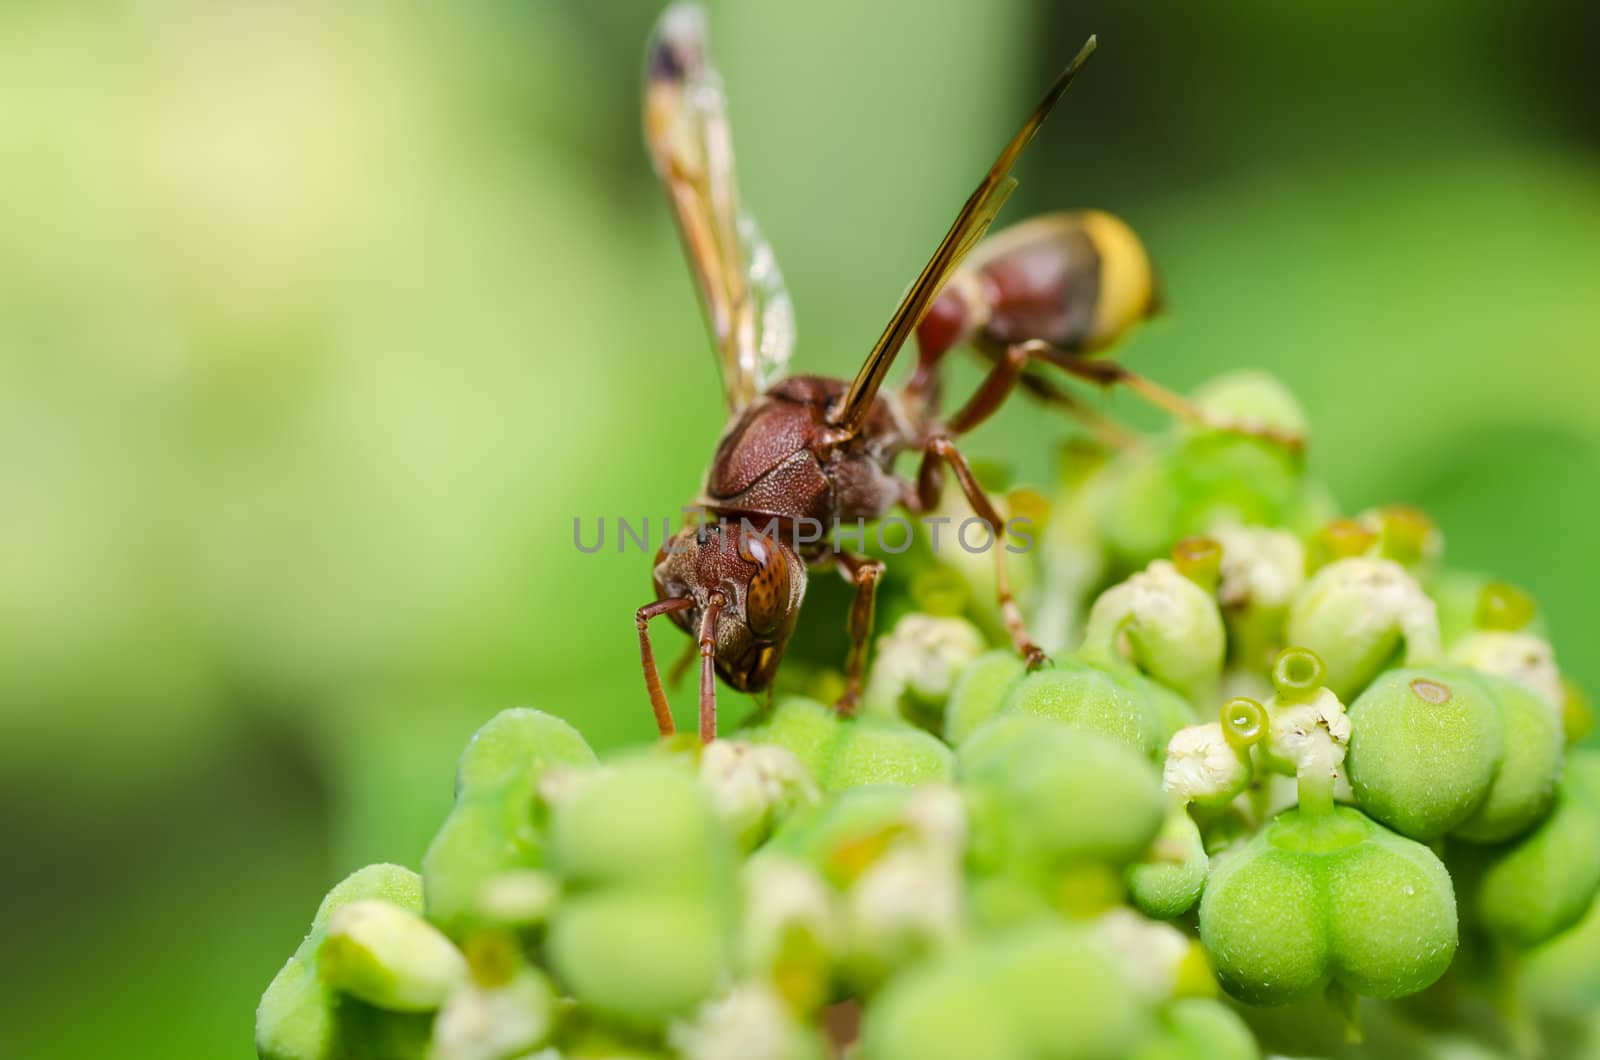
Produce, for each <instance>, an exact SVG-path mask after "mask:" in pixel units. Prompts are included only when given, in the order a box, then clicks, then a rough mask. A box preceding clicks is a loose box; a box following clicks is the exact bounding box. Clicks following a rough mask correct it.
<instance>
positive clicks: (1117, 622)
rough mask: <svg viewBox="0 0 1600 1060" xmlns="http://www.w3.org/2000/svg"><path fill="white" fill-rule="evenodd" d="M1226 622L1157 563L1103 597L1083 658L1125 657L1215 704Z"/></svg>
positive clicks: (1191, 586) (1172, 569)
mask: <svg viewBox="0 0 1600 1060" xmlns="http://www.w3.org/2000/svg"><path fill="white" fill-rule="evenodd" d="M1224 648H1225V644H1224V634H1223V629H1222V616H1221V615H1220V614H1219V613H1218V611H1217V604H1216V601H1215V600H1214V599H1213V598H1212V595H1211V594H1210V593H1209V592H1207V591H1206V590H1204V589H1202V588H1200V586H1198V585H1196V584H1195V583H1194V582H1193V581H1190V580H1189V579H1188V578H1186V577H1184V576H1183V575H1182V574H1180V573H1179V572H1178V568H1177V567H1176V566H1174V565H1173V564H1172V563H1170V562H1168V561H1166V560H1157V561H1156V562H1154V563H1152V564H1150V566H1149V567H1148V568H1147V569H1146V570H1144V571H1142V572H1141V573H1139V574H1135V575H1133V576H1132V577H1131V578H1129V579H1128V580H1127V581H1125V582H1122V583H1121V584H1119V585H1114V586H1112V587H1111V588H1109V589H1107V590H1106V591H1105V592H1103V593H1101V594H1100V597H1099V599H1097V600H1096V601H1095V602H1094V606H1093V608H1091V609H1090V611H1089V621H1088V628H1087V629H1086V631H1085V634H1084V643H1083V649H1082V652H1081V654H1082V655H1083V656H1084V657H1085V658H1090V659H1101V660H1107V661H1111V660H1116V659H1120V658H1123V657H1126V659H1127V660H1128V661H1129V662H1131V663H1132V664H1133V665H1134V666H1136V667H1138V668H1139V670H1141V671H1142V672H1144V673H1146V674H1149V675H1150V676H1151V677H1153V678H1155V679H1156V680H1157V681H1160V682H1161V683H1162V684H1164V685H1166V686H1167V687H1168V688H1171V689H1173V690H1174V691H1176V692H1178V693H1180V694H1181V695H1183V696H1185V697H1187V698H1189V699H1190V700H1194V699H1201V698H1210V697H1211V696H1212V695H1213V694H1214V693H1215V691H1216V686H1217V681H1218V678H1219V677H1220V675H1221V673H1222V657H1223V652H1224Z"/></svg>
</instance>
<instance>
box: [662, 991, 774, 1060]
mask: <svg viewBox="0 0 1600 1060" xmlns="http://www.w3.org/2000/svg"><path fill="white" fill-rule="evenodd" d="M794 1031H795V1028H794V1023H793V1021H792V1020H791V1019H790V1017H789V1013H788V1011H787V1010H786V1009H785V1008H784V1006H783V999H782V998H780V997H779V996H778V995H777V994H776V993H775V992H774V991H773V990H772V989H771V988H770V987H768V986H766V985H765V984H761V983H742V984H740V985H738V986H736V987H734V988H733V989H732V990H730V991H729V992H728V993H727V994H725V995H723V996H722V997H720V998H717V999H716V1000H714V1001H708V1002H706V1003H705V1004H703V1005H701V1006H700V1008H699V1010H698V1011H697V1012H695V1014H694V1016H693V1017H692V1018H691V1019H688V1020H683V1021H680V1022H677V1023H674V1024H673V1025H672V1026H671V1027H670V1028H668V1030H667V1041H668V1042H669V1043H671V1045H672V1048H673V1050H674V1051H675V1052H676V1053H677V1054H678V1055H680V1056H682V1057H684V1060H781V1058H783V1057H786V1056H789V1055H791V1054H792V1051H793V1050H792V1043H793V1037H794Z"/></svg>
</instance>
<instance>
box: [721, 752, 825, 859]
mask: <svg viewBox="0 0 1600 1060" xmlns="http://www.w3.org/2000/svg"><path fill="white" fill-rule="evenodd" d="M700 782H701V784H703V785H704V786H705V788H706V790H707V791H709V792H710V793H711V803H712V806H713V807H714V808H715V809H716V811H717V815H718V816H719V817H721V818H722V819H723V820H724V821H726V822H727V823H728V824H729V825H730V826H731V827H732V828H733V829H734V831H736V832H737V833H739V834H740V835H743V836H747V837H756V836H757V835H758V833H760V832H761V831H762V829H763V828H765V827H766V825H767V824H768V823H770V821H771V820H772V817H773V814H774V812H776V811H778V810H780V809H782V808H786V807H790V806H795V805H802V804H808V803H814V802H817V801H818V800H819V799H820V798H821V797H822V796H821V793H820V792H819V791H818V790H817V785H816V782H815V781H813V780H812V779H811V775H810V774H809V773H808V772H806V767H805V766H804V765H802V764H801V763H800V759H798V758H796V757H795V755H794V752H793V751H790V750H789V749H788V748H786V747H780V746H778V745H776V744H748V743H741V742H738V741H735V740H714V741H712V742H711V743H709V744H707V745H706V746H705V747H704V748H703V749H702V750H701V752H700Z"/></svg>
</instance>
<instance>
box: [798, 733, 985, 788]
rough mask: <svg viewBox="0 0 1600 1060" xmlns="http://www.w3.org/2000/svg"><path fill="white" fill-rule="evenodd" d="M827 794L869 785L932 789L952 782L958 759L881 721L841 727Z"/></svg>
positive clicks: (933, 741) (825, 781)
mask: <svg viewBox="0 0 1600 1060" xmlns="http://www.w3.org/2000/svg"><path fill="white" fill-rule="evenodd" d="M839 728H840V738H839V741H838V742H837V743H836V744H835V745H834V749H833V755H832V758H831V760H830V761H829V763H828V768H827V770H826V771H825V772H824V773H823V776H822V777H821V778H820V781H821V784H822V788H823V790H824V791H842V790H844V789H845V788H854V787H860V786H862V785H865V784H906V785H913V786H914V785H917V784H928V783H931V782H933V781H936V780H948V779H949V778H950V775H951V773H952V771H953V768H954V763H955V756H954V755H953V754H952V753H951V751H950V748H948V747H946V746H945V745H944V744H943V743H942V742H940V740H939V738H938V737H936V736H934V735H932V734H931V733H928V732H925V731H924V730H922V729H919V728H917V727H916V726H914V725H908V724H906V723H905V722H901V721H891V720H887V719H878V718H859V719H852V720H848V721H843V722H840V725H839Z"/></svg>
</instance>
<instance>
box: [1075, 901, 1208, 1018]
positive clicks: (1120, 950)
mask: <svg viewBox="0 0 1600 1060" xmlns="http://www.w3.org/2000/svg"><path fill="white" fill-rule="evenodd" d="M1089 930H1090V931H1091V933H1092V934H1093V935H1094V937H1095V939H1096V940H1097V941H1099V942H1100V944H1101V945H1102V946H1104V947H1105V948H1106V949H1107V950H1109V951H1110V952H1111V953H1112V954H1113V955H1115V957H1116V959H1117V960H1118V962H1120V963H1121V965H1122V967H1123V969H1124V970H1125V971H1126V972H1127V973H1128V978H1129V980H1130V981H1131V982H1132V983H1133V985H1134V986H1135V987H1137V988H1138V989H1139V990H1141V991H1142V992H1144V993H1145V995H1146V996H1148V997H1150V998H1151V999H1157V1000H1165V999H1167V998H1170V997H1171V996H1172V992H1173V990H1174V989H1175V988H1176V987H1177V985H1178V973H1179V968H1180V966H1181V965H1182V964H1183V960H1184V958H1185V957H1187V956H1188V954H1189V939H1188V937H1187V936H1186V935H1184V933H1183V932H1182V931H1179V930H1178V929H1177V928H1175V927H1173V926H1172V925H1171V924H1168V923H1164V922H1162V921H1159V920H1148V919H1146V918H1145V917H1142V916H1140V915H1139V914H1138V913H1135V912H1134V911H1133V910H1131V909H1128V908H1126V907H1121V906H1119V907H1118V908H1115V909H1112V910H1110V911H1109V912H1107V913H1104V914H1102V915H1100V916H1098V917H1096V918H1095V919H1094V921H1093V923H1092V924H1091V925H1090V928H1089Z"/></svg>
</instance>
